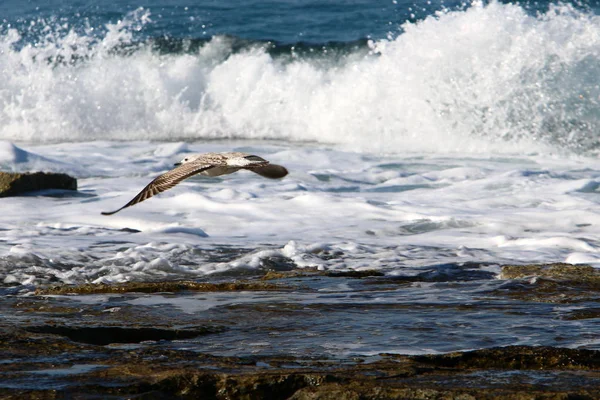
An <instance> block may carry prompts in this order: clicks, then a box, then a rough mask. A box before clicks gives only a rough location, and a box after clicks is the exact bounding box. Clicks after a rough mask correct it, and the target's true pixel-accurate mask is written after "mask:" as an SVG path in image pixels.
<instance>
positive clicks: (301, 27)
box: [0, 0, 600, 44]
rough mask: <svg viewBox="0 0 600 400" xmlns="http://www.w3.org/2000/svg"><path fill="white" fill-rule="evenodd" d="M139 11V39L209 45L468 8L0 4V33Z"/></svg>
mask: <svg viewBox="0 0 600 400" xmlns="http://www.w3.org/2000/svg"><path fill="white" fill-rule="evenodd" d="M506 3H510V2H506ZM551 3H556V2H547V1H539V2H538V1H536V2H533V3H529V2H525V3H517V4H522V6H523V7H525V8H526V9H527V10H529V11H530V12H532V13H535V12H538V11H544V10H546V9H547V8H548V5H549V4H551ZM574 6H576V7H577V8H580V9H589V10H595V11H597V10H598V9H599V8H600V2H599V1H586V2H575V3H574ZM140 7H141V8H144V9H145V10H148V11H150V13H151V20H152V23H151V24H149V25H148V26H146V27H144V30H143V36H147V37H160V36H167V37H172V38H194V39H200V38H204V39H207V38H210V37H213V36H215V35H232V36H236V37H239V38H242V39H250V40H272V41H276V42H280V43H285V44H290V43H298V42H308V43H327V42H351V41H356V40H360V39H365V38H372V39H381V38H386V37H390V36H392V37H394V36H396V35H398V34H399V33H401V32H402V29H401V28H400V26H401V25H402V24H403V23H405V22H407V21H411V22H414V21H417V20H421V19H424V18H426V17H427V16H430V15H433V14H434V13H436V12H439V11H441V10H456V9H465V8H468V7H469V3H468V2H464V1H459V0H448V1H444V0H431V1H414V0H408V1H407V0H388V1H382V0H377V1H372V0H329V1H319V0H287V1H276V0H274V1H264V0H250V1H245V2H239V1H232V0H211V1H201V2H200V1H197V2H190V1H186V0H174V1H169V0H119V1H111V2H105V1H76V0H47V1H43V2H40V1H32V0H29V1H26V2H24V1H19V0H5V1H3V2H2V4H0V19H1V20H2V21H3V26H4V28H6V26H8V25H10V26H13V27H15V26H16V27H19V28H20V29H30V28H31V24H32V23H34V22H39V20H40V19H44V20H45V21H51V20H52V21H58V22H60V23H62V24H64V23H68V24H69V25H70V26H72V27H75V28H81V27H83V26H86V25H89V26H91V27H94V28H95V29H100V30H101V29H102V27H103V26H104V25H105V24H107V23H115V22H116V21H118V20H122V19H123V18H125V17H126V15H127V14H128V13H130V12H132V11H134V10H136V9H138V8H140Z"/></svg>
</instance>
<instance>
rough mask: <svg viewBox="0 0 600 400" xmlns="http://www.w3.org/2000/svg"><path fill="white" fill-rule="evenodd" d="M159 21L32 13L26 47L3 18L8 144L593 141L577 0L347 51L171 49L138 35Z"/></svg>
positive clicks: (589, 22)
mask: <svg viewBox="0 0 600 400" xmlns="http://www.w3.org/2000/svg"><path fill="white" fill-rule="evenodd" d="M150 20H151V17H150V15H149V13H148V12H147V11H146V10H142V9H140V10H137V11H135V12H133V13H131V14H130V15H129V17H128V18H125V19H124V20H122V21H119V22H118V23H114V24H108V25H107V26H106V29H105V30H104V32H102V33H97V32H95V31H94V32H92V30H90V29H88V30H87V31H85V30H83V31H82V30H81V29H75V28H73V27H70V26H68V25H64V24H59V23H58V22H56V21H37V24H34V25H35V26H36V28H35V29H37V30H36V32H38V35H39V39H38V40H37V41H36V42H35V43H29V44H28V43H27V42H24V41H23V39H22V38H23V35H26V34H27V32H20V31H18V30H17V29H15V28H12V27H6V26H5V27H4V29H2V30H1V31H2V32H3V33H2V35H0V53H1V54H2V57H1V58H0V70H2V73H3V79H2V81H1V82H0V104H2V107H0V139H3V140H10V141H26V142H35V143H40V142H60V141H68V142H71V141H90V140H159V141H172V140H181V139H185V140H198V139H223V138H244V139H265V138H266V139H276V140H292V141H300V142H306V141H316V142H321V143H335V144H343V145H346V146H349V147H350V148H353V149H361V150H363V151H385V152H405V151H425V152H435V153H439V152H444V153H447V152H459V153H460V152H476V153H479V152H482V151H484V152H486V151H487V152H507V151H508V152H517V153H520V154H529V153H532V152H540V151H559V150H565V149H567V150H571V151H572V150H574V151H583V152H593V151H595V150H596V148H597V146H598V133H597V132H598V130H599V129H598V128H600V113H599V111H598V109H599V107H598V106H599V102H600V97H599V96H600V86H599V85H598V84H597V76H598V74H599V73H600V71H599V67H598V66H599V65H600V62H599V61H600V17H598V16H596V15H593V14H588V13H586V12H582V11H577V10H575V9H574V8H572V7H571V6H568V5H553V6H550V9H549V10H548V11H547V12H545V13H541V14H538V15H530V14H528V13H527V12H526V11H525V10H524V9H523V8H521V7H520V6H518V5H514V4H500V3H497V2H491V3H490V4H487V5H482V4H480V3H475V4H473V5H472V6H471V7H469V8H466V9H465V10H461V11H444V12H439V13H438V14H436V15H434V16H430V17H428V18H426V19H425V20H423V21H420V22H417V23H406V24H405V25H403V26H402V30H403V33H402V34H400V35H399V36H397V37H395V38H393V37H390V39H388V40H381V41H374V42H371V43H370V49H368V52H365V51H364V49H363V50H356V51H354V52H351V53H349V54H346V55H345V56H343V57H339V56H335V57H334V56H331V57H329V56H328V55H327V53H326V50H324V53H323V54H321V55H319V56H318V57H305V56H298V55H295V53H294V52H293V51H292V53H291V54H288V56H281V57H276V56H273V55H271V54H270V53H269V52H268V51H267V50H266V49H265V46H261V45H259V44H254V45H249V46H247V47H246V48H243V49H241V50H236V51H233V48H232V43H231V40H229V39H228V38H226V37H219V36H217V37H214V38H213V39H212V40H211V41H210V42H208V43H206V44H205V45H203V46H201V47H200V48H199V49H198V50H197V51H193V52H183V53H161V52H158V51H156V50H153V49H152V46H150V45H143V44H141V45H140V44H136V43H137V42H136V41H135V39H134V38H135V33H136V32H138V31H143V29H144V26H146V25H147V24H148V23H150ZM34 22H35V21H34ZM40 26H41V28H40ZM39 32H42V33H43V34H39Z"/></svg>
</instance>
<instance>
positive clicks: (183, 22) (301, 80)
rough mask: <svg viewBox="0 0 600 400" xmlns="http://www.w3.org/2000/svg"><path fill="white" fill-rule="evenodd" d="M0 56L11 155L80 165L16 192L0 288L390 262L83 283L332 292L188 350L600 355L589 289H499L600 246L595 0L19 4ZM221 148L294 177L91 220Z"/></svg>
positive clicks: (7, 165)
mask: <svg viewBox="0 0 600 400" xmlns="http://www.w3.org/2000/svg"><path fill="white" fill-rule="evenodd" d="M0 71H1V79H0V170H2V171H7V172H25V171H48V172H63V173H68V174H70V175H72V176H74V177H76V178H77V179H78V183H79V190H78V191H77V192H75V193H69V192H65V191H50V192H46V193H34V194H32V195H27V196H21V197H9V198H2V199H0V210H1V213H0V296H5V297H7V296H11V297H14V296H17V297H19V296H21V297H28V296H33V293H34V292H35V290H36V289H39V288H43V287H46V286H48V285H57V284H61V285H77V284H84V283H94V284H100V283H105V284H114V283H123V282H155V281H165V280H166V281H169V280H181V279H185V280H197V281H202V282H216V281H220V280H223V279H246V278H248V277H257V276H262V275H264V274H265V273H267V272H268V271H284V272H285V271H288V272H289V271H299V272H302V271H320V272H339V271H344V272H348V271H356V272H361V271H363V272H364V271H376V272H377V273H380V274H382V275H383V276H384V278H386V279H389V280H390V282H391V281H393V280H394V279H400V280H403V282H404V284H403V285H400V286H398V285H396V286H393V287H388V286H386V290H385V291H379V290H375V289H373V288H369V287H367V288H365V287H364V286H362V285H361V286H355V284H353V283H352V282H350V283H348V282H344V283H341V281H335V280H326V281H325V282H321V283H319V284H318V285H317V286H315V287H313V288H312V289H313V290H312V291H310V292H308V293H304V292H302V293H285V294H278V295H269V294H254V293H253V294H249V293H244V294H241V295H239V296H236V295H231V294H229V295H222V294H214V295H212V294H207V295H202V296H197V295H189V296H187V297H184V298H183V297H178V298H172V297H169V296H163V297H158V298H157V297H156V296H154V297H143V296H142V297H139V298H135V299H132V298H123V297H121V296H117V297H114V298H113V297H111V296H110V295H106V296H88V297H86V296H82V297H81V298H78V300H75V299H71V300H69V301H73V302H78V301H81V302H84V303H86V304H89V303H90V302H91V303H94V304H100V305H102V304H105V305H106V304H110V305H111V306H114V305H115V304H117V305H119V304H121V303H120V302H122V303H123V304H129V305H132V304H133V305H135V306H136V307H140V309H141V308H143V307H157V306H160V307H165V308H169V307H174V308H178V309H179V310H180V311H181V312H184V313H187V314H190V315H192V314H198V315H204V314H202V313H208V312H210V313H218V312H219V310H221V308H220V307H225V308H226V307H231V306H232V305H238V306H239V305H240V304H242V305H243V304H254V305H256V304H269V303H271V302H273V301H285V302H286V304H296V305H298V307H308V308H310V307H312V306H313V305H314V304H321V305H325V306H327V307H328V309H329V310H330V314H327V315H324V314H319V315H318V316H315V318H317V319H316V320H315V321H319V323H317V322H315V323H314V326H313V329H314V330H315V332H313V333H314V335H312V336H306V335H304V333H299V332H300V331H301V330H302V329H300V328H298V330H295V331H293V332H294V333H286V334H282V335H280V336H271V337H269V338H266V339H265V338H262V339H260V340H259V339H253V340H255V341H254V342H252V343H260V344H259V345H256V346H254V347H252V345H249V344H248V342H247V341H243V340H241V339H240V336H236V335H242V334H241V333H239V332H237V333H236V335H234V334H232V333H229V335H232V336H231V337H229V338H228V340H227V341H226V342H225V341H222V337H221V336H216V337H214V338H212V339H206V340H205V341H202V342H201V343H199V342H190V343H187V344H185V346H187V347H189V348H194V349H196V350H198V351H206V352H211V353H212V354H221V355H223V354H224V355H231V354H240V353H244V352H246V351H253V352H261V351H262V352H265V351H266V352H268V351H272V352H276V351H290V352H296V353H299V354H305V353H306V354H308V353H310V354H327V355H330V356H332V355H333V356H336V357H342V356H343V357H351V356H356V355H358V356H368V355H374V354H378V353H380V352H388V353H389V352H391V353H402V354H429V353H437V352H447V351H459V350H470V349H478V348H486V347H492V346H504V345H510V344H527V345H551V346H554V345H560V346H563V347H572V348H586V349H600V334H599V333H598V332H597V329H596V328H595V326H596V327H597V325H595V324H597V318H587V319H576V320H575V319H569V318H566V316H568V315H570V313H572V312H573V310H575V309H577V310H581V309H587V308H589V309H595V308H597V307H598V304H597V302H596V301H594V300H590V301H588V300H586V301H582V302H580V303H578V304H577V306H573V305H562V306H561V305H556V304H551V303H548V302H543V301H542V302H533V303H532V302H529V301H526V300H523V299H515V298H511V299H506V298H504V297H502V296H500V295H498V293H501V292H502V291H503V290H504V291H509V289H510V287H509V286H510V282H509V281H508V280H506V279H504V278H503V277H502V274H501V272H502V266H503V265H506V264H517V265H522V264H529V263H549V262H565V263H571V264H580V263H586V264H589V265H591V266H592V267H594V268H596V267H598V266H600V212H599V210H600V209H599V203H600V189H599V188H600V161H599V160H598V154H599V150H600V81H599V80H598V76H600V4H599V3H598V2H582V3H580V2H577V3H569V2H546V1H538V2H535V3H516V2H514V3H513V2H499V1H491V2H477V1H476V2H473V3H465V2H458V1H428V2H406V1H403V0H390V1H366V0H353V1H350V0H347V1H342V0H337V1H334V0H330V1H320V2H317V1H312V0H310V1H297V0H288V1H277V0H273V1H259V0H252V1H248V2H244V3H243V4H241V3H240V2H233V1H205V2H201V3H200V2H197V4H193V2H190V1H183V0H177V1H165V0H152V1H134V0H121V1H114V2H97V1H84V0H51V1H47V2H43V3H40V2H35V1H28V2H23V1H16V0H5V1H3V2H2V3H1V4H0ZM213 151H243V152H248V153H252V154H256V155H259V156H261V157H265V158H266V159H268V160H269V161H271V162H274V163H277V164H281V165H284V166H286V167H287V168H288V170H289V172H290V173H289V175H288V176H287V177H285V178H284V179H282V180H266V179H262V178H261V177H259V176H257V175H254V174H251V173H250V172H247V171H240V172H237V173H236V174H233V175H227V176H223V177H218V178H206V177H197V178H192V179H189V180H187V181H185V182H183V183H181V184H180V185H178V186H177V187H175V188H173V189H171V190H169V191H167V192H165V193H162V194H160V195H158V196H155V197H153V198H152V199H149V200H147V201H145V202H143V203H141V204H138V205H136V206H134V207H130V208H127V209H125V210H122V211H121V212H120V213H118V214H116V215H113V216H103V215H101V214H100V213H101V212H102V211H110V210H114V209H116V208H118V207H120V206H122V205H123V204H125V203H126V202H127V201H129V200H130V199H131V198H132V197H133V196H135V195H136V194H137V193H138V192H139V191H140V190H141V189H142V188H143V187H144V186H145V185H146V184H148V182H150V181H151V180H152V179H153V178H154V177H156V176H158V175H159V174H161V173H163V172H165V171H167V170H168V169H170V168H171V167H172V165H173V163H175V162H178V161H180V160H181V159H182V158H184V157H185V156H186V155H189V154H192V153H201V152H213ZM407 282H408V283H407ZM526 282H529V283H528V284H531V285H535V283H536V280H535V279H532V280H531V281H526ZM507 285H509V286H507ZM498 296H500V297H498ZM400 305H401V306H402V307H401V310H400V311H398V309H397V308H394V307H399V306H400ZM463 306H464V307H466V306H468V307H475V308H477V307H480V308H477V312H473V313H468V312H465V309H464V308H462V307H463ZM361 307H363V308H361ZM574 307H575V308H574ZM359 309H360V310H363V311H364V312H358V311H357V310H359ZM507 310H509V311H507ZM323 312H324V311H323ZM211 315H212V314H211ZM3 317H5V318H16V317H15V316H10V315H8V314H5V315H4V316H3ZM307 318H309V319H310V318H312V317H311V316H310V315H309V316H308V317H307ZM329 318H331V319H332V320H339V321H347V322H348V321H349V322H348V324H346V323H340V325H339V329H338V330H336V329H324V328H323V327H322V326H321V325H320V323H325V322H326V321H328V319H329ZM253 322H254V321H253ZM288 322H289V323H291V324H292V325H293V324H296V323H297V321H295V320H294V322H293V323H292V322H290V321H288ZM248 323H249V322H248ZM284 325H285V324H284ZM282 326H283V325H282ZM294 326H295V325H294ZM320 326H321V327H320ZM348 326H350V327H351V328H348ZM244 332H246V334H248V333H247V331H244ZM344 335H351V336H352V335H353V336H352V338H349V339H348V340H345V339H344V338H346V336H344ZM242 336H243V335H242ZM449 337H451V338H452V339H451V340H448V338H449ZM357 338H360V339H357ZM265 343H266V344H265ZM182 346H183V345H182ZM249 349H251V350H249Z"/></svg>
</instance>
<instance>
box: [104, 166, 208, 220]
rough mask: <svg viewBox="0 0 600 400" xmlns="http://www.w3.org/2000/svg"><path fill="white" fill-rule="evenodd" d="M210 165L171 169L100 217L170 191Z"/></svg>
mask: <svg viewBox="0 0 600 400" xmlns="http://www.w3.org/2000/svg"><path fill="white" fill-rule="evenodd" d="M212 167H213V165H211V164H199V163H193V162H192V163H187V164H181V165H179V166H178V167H177V168H173V169H172V170H170V171H168V172H165V173H164V174H162V175H160V176H158V177H156V178H155V179H154V180H153V181H152V182H150V183H149V184H148V185H147V186H146V187H145V188H144V189H142V191H141V192H139V193H138V195H137V196H135V197H134V198H133V199H131V201H130V202H129V203H127V204H125V205H124V206H123V207H121V208H119V209H118V210H115V211H109V212H106V211H105V212H102V215H112V214H115V213H117V212H119V211H121V210H122V209H124V208H127V207H130V206H133V205H135V204H137V203H140V202H142V201H144V200H147V199H149V198H150V197H152V196H154V195H155V194H158V193H161V192H164V191H165V190H168V189H171V188H172V187H174V186H175V185H177V184H178V183H179V182H181V181H182V180H184V179H187V178H189V177H190V176H193V175H196V174H199V173H200V172H202V171H206V170H207V169H210V168H212Z"/></svg>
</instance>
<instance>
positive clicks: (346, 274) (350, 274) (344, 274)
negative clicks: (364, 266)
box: [325, 270, 385, 278]
mask: <svg viewBox="0 0 600 400" xmlns="http://www.w3.org/2000/svg"><path fill="white" fill-rule="evenodd" d="M325 275H326V276H329V277H333V278H368V277H370V276H384V275H385V274H384V273H383V272H381V271H376V270H364V271H329V272H327V273H326V274H325Z"/></svg>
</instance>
